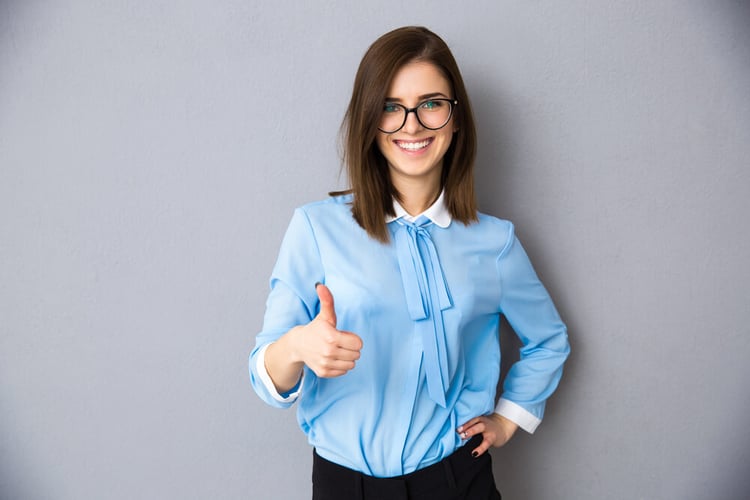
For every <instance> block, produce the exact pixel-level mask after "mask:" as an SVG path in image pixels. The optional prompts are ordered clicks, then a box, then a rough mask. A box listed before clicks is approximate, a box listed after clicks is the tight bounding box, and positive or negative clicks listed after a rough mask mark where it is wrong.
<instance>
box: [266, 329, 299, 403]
mask: <svg viewBox="0 0 750 500" xmlns="http://www.w3.org/2000/svg"><path fill="white" fill-rule="evenodd" d="M271 344H273V342H271V343H268V344H266V345H264V346H263V347H261V348H260V350H259V351H258V355H257V356H256V361H255V369H256V371H257V372H258V378H260V381H261V382H263V387H265V388H266V390H267V391H268V393H269V394H270V395H271V397H272V398H273V399H275V400H276V401H278V402H279V403H294V402H295V401H296V400H297V398H298V397H299V393H300V391H301V390H302V384H303V383H304V379H305V372H302V375H300V378H299V382H297V389H296V390H295V391H294V392H290V393H289V394H288V395H287V396H286V397H284V396H282V395H281V394H279V391H278V389H276V386H275V385H274V384H273V380H271V376H270V375H269V374H268V370H266V349H268V346H269V345H271Z"/></svg>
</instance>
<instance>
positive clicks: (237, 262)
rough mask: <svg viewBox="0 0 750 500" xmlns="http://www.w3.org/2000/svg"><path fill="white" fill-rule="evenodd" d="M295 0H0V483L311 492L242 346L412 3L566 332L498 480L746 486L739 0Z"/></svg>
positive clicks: (709, 491)
mask: <svg viewBox="0 0 750 500" xmlns="http://www.w3.org/2000/svg"><path fill="white" fill-rule="evenodd" d="M605 4H606V5H605ZM293 5H294V4H291V3H284V2H282V3H277V2H274V3H271V2H267V3H263V4H260V2H247V1H240V0H226V1H221V2H215V1H209V0H205V1H199V0H190V1H182V2H177V1H173V2H168V1H152V2H128V1H122V2H93V1H91V2H83V1H78V2H76V1H73V0H59V1H55V2H42V1H29V2H27V1H21V0H17V1H8V0H5V1H2V2H0V497H2V498H3V499H5V498H8V499H15V498H23V499H84V498H107V499H131V498H139V499H141V498H142V499H177V498H181V499H182V498H190V499H207V498H217V499H240V498H253V499H271V498H274V499H292V500H295V499H300V498H305V497H307V495H308V492H309V467H310V463H311V460H310V454H311V453H310V450H309V448H308V446H307V444H306V443H305V440H304V438H303V436H302V434H301V432H300V431H299V430H298V429H297V427H296V422H295V416H294V412H293V411H288V412H284V411H279V410H274V409H271V408H267V407H265V406H264V405H263V404H262V403H261V402H260V400H259V399H257V398H256V397H255V395H254V394H253V393H252V391H251V388H250V384H249V381H248V377H247V373H246V357H247V355H248V353H249V351H250V349H251V347H252V345H253V343H254V336H255V333H256V331H257V330H258V328H259V327H260V323H261V318H262V314H263V307H264V301H265V295H266V292H267V278H268V275H269V273H270V269H271V266H272V264H273V261H274V259H275V254H276V251H277V248H278V245H279V243H280V239H281V236H282V233H283V231H284V229H285V227H286V224H287V222H288V220H289V217H290V215H291V211H292V208H293V207H295V206H297V205H299V204H302V203H304V202H307V201H311V200H315V199H318V198H321V197H324V196H325V193H326V192H327V191H328V190H329V189H332V188H336V187H341V186H342V185H343V183H344V180H343V179H342V178H341V177H340V176H339V171H338V168H339V159H338V152H337V143H336V133H337V130H338V126H339V122H340V119H341V116H342V114H343V111H344V108H345V105H346V101H347V99H348V94H349V91H350V88H351V84H352V80H353V76H354V72H355V69H356V65H357V64H358V62H359V59H360V57H361V55H362V54H363V52H364V50H365V49H366V47H367V46H368V45H369V43H371V42H372V41H373V40H374V39H375V38H376V37H377V36H378V35H380V34H382V33H383V32H385V31H387V30H389V29H391V28H394V27H396V26H399V25H403V24H425V25H427V26H430V27H432V28H433V29H435V30H436V31H437V32H439V33H440V34H442V35H443V37H444V38H445V39H446V40H447V41H448V43H449V44H450V45H451V47H452V48H453V49H454V51H455V54H456V56H457V58H458V60H459V62H460V64H461V67H462V70H463V72H464V77H465V79H466V80H467V82H468V87H469V90H470V94H471V95H472V98H473V104H474V107H475V109H476V113H477V119H478V125H479V129H480V134H481V135H480V141H481V149H480V154H479V162H478V172H477V177H478V184H479V187H480V190H479V191H480V203H481V206H482V209H483V211H485V212H489V213H492V214H495V215H498V216H501V217H505V218H509V219H511V220H513V221H514V222H515V223H516V224H517V226H518V228H519V233H520V236H521V238H522V239H523V241H524V242H525V245H526V247H527V248H528V250H529V253H530V254H531V257H532V260H533V261H534V262H535V264H536V266H537V268H538V271H539V274H540V275H541V277H542V279H543V280H544V281H545V282H546V283H547V285H548V288H549V289H550V291H551V293H552V295H553V297H554V298H555V300H556V302H557V304H558V306H559V309H560V311H561V314H562V315H563V317H564V319H565V320H566V321H567V322H568V324H569V327H570V334H571V342H572V346H573V355H572V357H571V359H570V362H569V364H568V368H567V371H566V374H565V376H564V378H563V383H562V385H561V387H560V390H559V392H558V393H557V394H556V395H555V396H554V397H553V398H552V400H551V401H550V403H549V407H548V416H547V418H546V420H545V422H544V423H543V424H542V426H541V427H540V429H539V431H538V432H537V433H536V434H535V435H534V436H528V435H524V434H521V433H519V435H517V437H515V438H514V439H513V441H512V442H511V443H510V444H509V445H508V446H507V447H505V448H503V449H499V450H495V451H494V452H493V455H494V457H495V472H496V475H497V478H498V480H499V483H500V485H501V489H502V490H503V493H504V498H507V499H511V500H513V499H524V500H527V499H542V500H544V499H590V500H600V499H603V498H607V499H625V498H627V499H631V498H635V499H707V498H710V499H714V500H716V499H718V500H725V499H740V498H746V496H745V495H746V494H747V492H748V491H750V474H748V472H750V432H748V430H747V424H746V420H747V418H746V413H747V412H748V410H750V398H749V397H748V396H749V395H748V390H747V381H748V380H749V379H750V366H749V365H750V364H749V363H748V362H747V360H748V357H749V356H750V307H748V304H749V303H750V285H748V283H749V282H750V265H749V264H748V257H749V256H750V234H749V233H750V231H748V229H749V227H748V222H747V217H748V215H750V196H748V194H749V193H750V168H748V167H750V165H748V163H749V161H748V159H749V158H750V98H748V96H749V95H750V94H749V93H748V89H750V15H749V14H750V9H749V8H748V5H747V3H742V2H730V1H703V2H699V1H683V2H677V1H663V2H652V1H645V0H638V1H621V2H591V1H584V0H572V1H568V2H542V1H533V2H529V1H503V2H494V1H481V2H473V3H472V4H471V6H470V7H469V6H465V7H459V5H458V4H457V2H455V1H430V2H428V1H412V2H400V1H395V0H392V1H387V2H367V3H361V4H360V3H359V2H357V3H355V2H346V1H343V0H329V1H318V2H308V3H305V4H304V5H303V4H302V2H299V5H296V6H293Z"/></svg>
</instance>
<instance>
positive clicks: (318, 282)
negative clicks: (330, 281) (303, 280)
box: [315, 281, 323, 290]
mask: <svg viewBox="0 0 750 500" xmlns="http://www.w3.org/2000/svg"><path fill="white" fill-rule="evenodd" d="M322 284H323V283H321V282H320V281H316V282H315V289H316V290H317V289H318V285H322Z"/></svg>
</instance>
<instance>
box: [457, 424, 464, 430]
mask: <svg viewBox="0 0 750 500" xmlns="http://www.w3.org/2000/svg"><path fill="white" fill-rule="evenodd" d="M463 430H464V426H463V425H462V426H461V427H459V428H458V429H456V432H462V431H463Z"/></svg>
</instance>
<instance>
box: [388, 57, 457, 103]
mask: <svg viewBox="0 0 750 500" xmlns="http://www.w3.org/2000/svg"><path fill="white" fill-rule="evenodd" d="M436 92H440V93H442V94H444V95H445V96H447V97H450V96H451V95H452V93H453V92H452V90H451V85H450V82H449V81H448V79H447V78H445V76H444V75H443V73H442V71H440V69H439V68H438V67H437V66H435V65H434V64H432V63H431V62H425V61H415V62H410V63H408V64H405V65H404V66H403V67H401V69H399V70H398V71H397V72H396V74H395V75H394V77H393V80H392V81H391V85H390V86H389V87H388V96H389V97H398V98H417V97H419V96H422V95H427V94H433V93H436Z"/></svg>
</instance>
